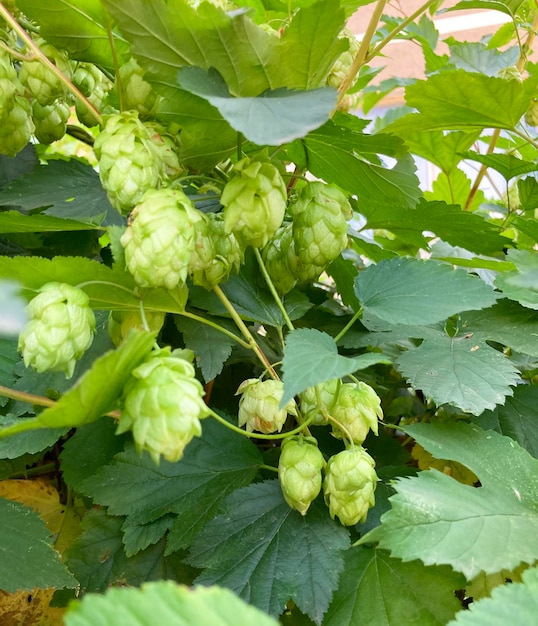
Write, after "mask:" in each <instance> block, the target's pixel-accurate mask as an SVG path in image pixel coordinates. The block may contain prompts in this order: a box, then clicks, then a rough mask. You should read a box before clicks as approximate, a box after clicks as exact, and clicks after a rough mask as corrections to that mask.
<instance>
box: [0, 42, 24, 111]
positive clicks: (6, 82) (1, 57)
mask: <svg viewBox="0 0 538 626" xmlns="http://www.w3.org/2000/svg"><path fill="white" fill-rule="evenodd" d="M22 93H23V86H22V84H21V82H20V81H19V79H18V78H17V70H16V69H15V67H14V65H13V63H12V62H11V57H10V56H9V55H8V54H4V53H3V52H2V49H1V48H0V94H1V97H0V119H1V118H2V117H4V116H5V115H8V114H9V112H10V110H11V109H12V107H13V103H14V100H15V96H17V95H21V94H22Z"/></svg>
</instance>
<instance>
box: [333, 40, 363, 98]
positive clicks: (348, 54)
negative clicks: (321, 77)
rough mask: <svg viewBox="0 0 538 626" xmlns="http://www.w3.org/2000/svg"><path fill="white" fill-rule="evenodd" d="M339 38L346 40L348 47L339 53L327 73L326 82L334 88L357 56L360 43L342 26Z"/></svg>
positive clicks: (346, 73)
mask: <svg viewBox="0 0 538 626" xmlns="http://www.w3.org/2000/svg"><path fill="white" fill-rule="evenodd" d="M340 39H343V40H344V41H347V43H348V49H347V50H345V51H344V52H342V54H340V56H339V57H338V58H337V59H336V61H335V62H334V65H333V66H332V67H331V69H330V71H329V74H328V75H327V79H326V83H327V85H328V86H329V87H334V89H338V87H340V84H341V83H342V81H343V80H344V79H345V78H346V76H347V75H348V74H349V72H350V70H351V66H352V64H353V60H354V59H355V57H356V56H357V53H358V51H359V48H360V43H359V42H358V41H357V38H356V37H355V35H354V33H353V32H351V31H350V30H349V29H347V28H344V30H343V31H342V32H341V33H340Z"/></svg>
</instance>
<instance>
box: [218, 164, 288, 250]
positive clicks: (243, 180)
mask: <svg viewBox="0 0 538 626" xmlns="http://www.w3.org/2000/svg"><path fill="white" fill-rule="evenodd" d="M286 199H287V195H286V185H285V184H284V181H283V180H282V177H281V175H280V172H279V171H278V169H277V168H276V167H275V166H274V165H273V164H272V163H270V162H269V161H265V160H260V159H250V158H249V157H245V158H244V159H242V160H241V161H239V162H238V163H236V165H235V166H234V175H233V176H232V178H231V179H230V180H229V181H228V183H226V186H225V187H224V191H223V192H222V196H221V203H222V205H223V206H224V210H223V213H224V227H225V229H226V232H227V233H234V234H235V236H236V237H237V240H238V241H239V243H240V244H241V245H242V246H243V248H246V247H247V246H252V247H253V248H263V246H265V245H266V244H267V242H268V241H269V239H271V237H273V235H274V234H275V233H276V231H277V229H278V227H279V226H280V225H281V224H282V221H283V219H284V212H285V209H286Z"/></svg>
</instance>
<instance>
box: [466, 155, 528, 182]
mask: <svg viewBox="0 0 538 626" xmlns="http://www.w3.org/2000/svg"><path fill="white" fill-rule="evenodd" d="M462 157H463V158H465V159H467V160H470V161H478V163H482V164H483V165H486V166H487V167H491V168H493V169H494V170H497V172H499V174H500V175H501V176H502V177H503V178H504V179H505V180H506V181H509V180H510V179H511V178H514V177H515V176H521V175H522V174H528V173H529V172H536V170H538V164H536V163H532V162H529V161H524V160H523V159H518V158H517V157H516V156H514V155H513V154H479V153H478V152H470V151H468V152H465V153H463V154H462Z"/></svg>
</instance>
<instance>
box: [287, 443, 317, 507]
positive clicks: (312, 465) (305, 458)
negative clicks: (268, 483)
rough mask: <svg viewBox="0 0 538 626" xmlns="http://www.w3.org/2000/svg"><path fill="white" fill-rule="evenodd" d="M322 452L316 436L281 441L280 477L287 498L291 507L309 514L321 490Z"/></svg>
mask: <svg viewBox="0 0 538 626" xmlns="http://www.w3.org/2000/svg"><path fill="white" fill-rule="evenodd" d="M324 465H325V461H324V459H323V455H322V454H321V452H320V451H319V449H318V444H317V441H316V440H315V438H314V437H302V436H299V437H288V438H287V439H284V442H283V443H282V449H281V452H280V460H279V463H278V478H279V479H280V486H281V487H282V493H283V495H284V499H285V500H286V502H287V503H288V504H289V505H290V507H291V508H292V509H295V510H296V511H299V513H300V514H301V515H306V512H307V511H308V508H309V507H310V504H311V503H312V502H313V501H314V500H315V499H316V498H317V496H318V494H319V492H320V491H321V470H322V468H323V466H324Z"/></svg>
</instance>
